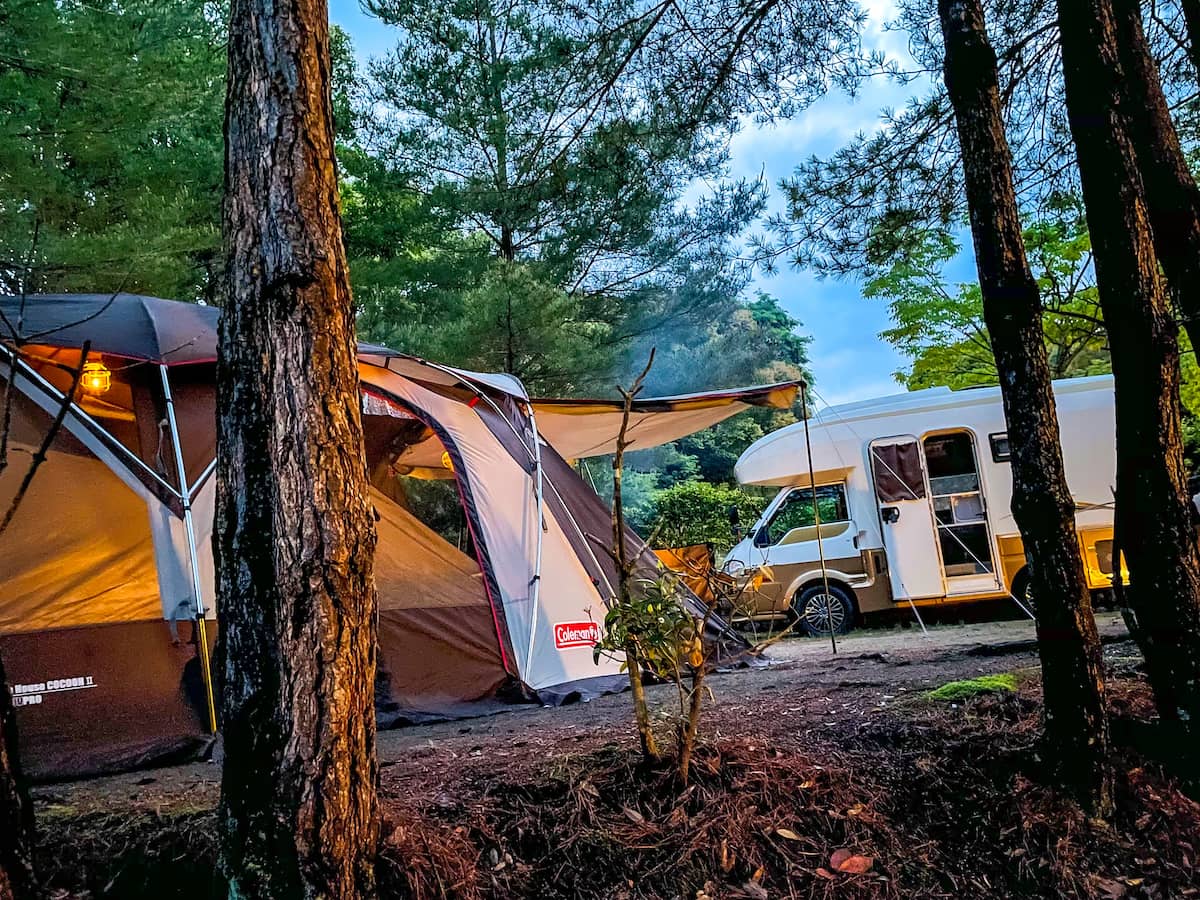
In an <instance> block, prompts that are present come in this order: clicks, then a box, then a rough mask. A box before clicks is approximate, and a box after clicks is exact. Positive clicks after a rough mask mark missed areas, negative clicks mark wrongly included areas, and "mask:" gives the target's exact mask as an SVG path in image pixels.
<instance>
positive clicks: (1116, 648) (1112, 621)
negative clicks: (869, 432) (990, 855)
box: [34, 613, 1140, 814]
mask: <svg viewBox="0 0 1200 900" xmlns="http://www.w3.org/2000/svg"><path fill="white" fill-rule="evenodd" d="M1096 623H1097V626H1098V628H1099V630H1100V634H1101V637H1102V639H1104V640H1106V641H1108V642H1110V644H1109V646H1108V651H1107V654H1108V656H1109V657H1110V658H1119V657H1122V656H1124V657H1128V658H1129V659H1134V658H1136V659H1140V656H1137V652H1136V650H1135V649H1134V647H1133V645H1132V643H1129V642H1127V641H1124V640H1123V639H1124V638H1126V637H1127V634H1128V632H1127V631H1126V629H1125V625H1124V623H1123V622H1122V621H1121V617H1120V615H1119V614H1117V613H1100V614H1098V615H1097V617H1096ZM768 655H769V657H770V659H771V665H770V666H768V667H765V668H756V669H736V670H733V671H730V672H720V673H717V674H715V675H713V676H711V677H710V678H709V686H710V688H711V689H712V693H713V701H712V705H711V706H710V707H709V710H708V713H707V716H708V718H709V720H710V724H711V726H712V727H711V728H710V729H709V731H708V734H709V736H710V737H711V738H712V739H719V738H720V737H722V736H723V732H726V731H727V732H730V733H741V732H742V731H743V729H744V726H745V725H746V724H747V723H751V724H752V725H753V730H754V731H755V732H758V733H764V734H766V733H769V734H771V735H772V736H773V737H776V738H781V739H785V740H786V738H787V737H788V736H789V733H792V732H796V733H798V732H801V731H803V730H805V729H812V728H818V729H819V728H820V727H821V726H822V725H824V724H826V723H830V724H831V723H834V722H841V721H845V720H847V719H850V720H865V719H868V718H869V717H871V716H873V715H877V714H879V713H880V712H882V711H885V710H887V708H888V707H889V706H890V705H893V704H896V703H903V702H904V701H905V699H906V697H908V696H911V695H914V694H919V693H921V692H923V691H926V690H929V689H932V688H935V687H938V686H939V685H942V684H945V683H946V682H948V681H956V680H959V679H964V678H975V677H977V676H979V675H988V674H993V673H998V672H1013V671H1020V670H1028V671H1036V669H1037V665H1038V661H1037V648H1036V644H1035V639H1034V629H1033V623H1032V622H1030V621H1028V620H1021V621H1000V622H995V621H992V622H979V623H973V624H949V625H948V624H930V625H929V627H928V633H927V634H923V633H922V632H921V631H920V629H918V628H915V627H899V626H896V627H892V628H868V629H860V630H857V631H854V632H852V633H851V634H849V635H845V636H842V637H840V638H839V639H838V652H837V654H836V655H835V654H834V653H833V652H832V648H831V646H830V642H829V640H828V639H827V638H802V637H792V638H787V639H785V640H783V641H780V642H779V643H777V644H775V645H773V646H772V647H771V648H770V649H769V651H768ZM650 694H651V697H652V698H653V699H654V701H655V702H656V703H658V704H659V705H663V704H666V703H668V702H671V701H672V700H673V699H674V698H673V692H672V689H670V688H668V687H667V686H665V685H663V686H656V687H652V688H650ZM630 721H631V720H630V706H629V698H628V696H626V695H623V694H615V695H609V696H605V697H600V698H597V699H595V700H592V701H590V702H588V703H575V704H570V705H567V706H562V707H557V708H555V707H542V708H539V707H534V706H514V707H513V708H512V709H511V711H507V712H502V713H498V714H496V715H490V716H483V717H480V718H476V719H464V720H459V721H454V722H438V723H435V724H431V725H420V726H409V727H404V728H396V729H392V730H389V731H382V732H380V733H379V760H380V766H381V768H383V770H384V775H385V782H384V784H385V787H388V788H393V787H394V788H395V789H396V790H400V789H401V785H402V784H403V783H405V782H406V781H409V780H413V779H420V780H427V779H432V780H436V779H437V778H438V777H440V775H441V774H442V766H444V765H446V764H448V763H452V762H453V761H456V760H461V759H464V758H465V759H485V758H486V759H487V760H489V761H491V763H492V764H493V765H496V766H503V765H505V761H506V760H513V759H520V760H521V761H522V762H528V761H529V759H530V758H531V756H533V755H541V756H544V757H545V758H548V759H552V758H554V757H555V756H556V755H557V754H559V753H564V752H566V753H578V752H582V751H583V750H584V749H588V748H591V747H594V746H596V745H597V742H599V743H600V744H605V743H610V742H616V743H619V744H620V743H624V744H628V745H629V746H632V744H633V735H632V732H631V728H630V725H629V723H630ZM726 722H728V724H727V725H726V724H725V723H726ZM416 760H420V761H421V763H420V765H418V766H415V767H414V766H413V765H412V763H413V762H414V761H416ZM220 774H221V773H220V766H219V765H217V764H214V763H213V762H211V761H209V762H201V763H193V764H189V765H183V766H175V767H171V768H160V769H153V770H149V771H142V772H131V773H126V774H122V775H114V776H109V777H105V778H95V779H90V780H87V781H78V782H71V783H63V784H54V785H47V786H44V787H40V788H36V789H35V792H34V799H35V802H37V803H38V805H39V806H41V807H42V808H43V809H44V810H45V811H47V812H49V813H50V814H55V813H56V812H61V811H65V810H72V811H75V812H86V811H90V810H99V809H104V810H108V811H111V810H113V809H114V808H119V807H121V806H126V805H127V806H130V807H133V808H142V807H144V806H145V805H146V804H151V805H154V804H161V803H162V802H163V801H164V799H167V798H169V797H170V795H171V794H173V793H175V792H183V793H186V795H187V797H188V799H189V805H192V804H194V805H196V806H204V805H206V804H215V802H216V798H217V792H218V789H219V784H220Z"/></svg>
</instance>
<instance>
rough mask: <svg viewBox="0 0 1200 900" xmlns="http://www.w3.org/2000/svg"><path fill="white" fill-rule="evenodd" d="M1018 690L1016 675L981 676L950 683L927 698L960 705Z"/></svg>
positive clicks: (930, 693)
mask: <svg viewBox="0 0 1200 900" xmlns="http://www.w3.org/2000/svg"><path fill="white" fill-rule="evenodd" d="M1016 689H1017V678H1016V676H1015V675H1009V674H1003V675H981V676H980V677H978V678H969V679H967V680H965V681H948V682H946V683H945V684H943V685H942V686H941V687H939V688H935V689H934V690H932V691H930V692H929V693H927V694H926V695H925V696H926V697H927V698H928V699H930V700H944V701H948V702H952V703H959V702H962V701H963V700H970V699H971V698H972V697H979V696H981V695H983V694H1002V693H1011V692H1012V691H1015V690H1016Z"/></svg>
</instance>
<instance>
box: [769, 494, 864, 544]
mask: <svg viewBox="0 0 1200 900" xmlns="http://www.w3.org/2000/svg"><path fill="white" fill-rule="evenodd" d="M817 509H818V512H820V514H821V524H822V525H829V524H832V523H835V522H848V521H849V520H850V513H849V510H848V507H847V506H846V486H845V485H844V484H819V485H817ZM815 524H816V516H814V515H813V490H812V488H808V487H805V488H793V489H792V490H791V491H789V492H788V495H787V496H786V497H784V498H783V502H782V503H780V504H779V506H777V507H776V508H775V512H773V513H772V514H771V518H770V519H768V520H767V521H766V522H765V523H764V524H763V525H762V526H761V527H760V528H759V529H758V532H757V534H756V535H755V538H754V543H755V544H757V545H758V546H760V547H766V546H770V545H772V544H778V543H779V542H780V541H781V540H783V538H784V536H785V535H787V533H788V532H790V531H794V530H795V529H797V528H809V527H811V526H813V525H815ZM821 530H822V531H824V529H821ZM813 537H814V538H815V537H816V535H815V534H814V535H813Z"/></svg>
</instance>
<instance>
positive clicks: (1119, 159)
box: [1058, 0, 1200, 729]
mask: <svg viewBox="0 0 1200 900" xmlns="http://www.w3.org/2000/svg"><path fill="white" fill-rule="evenodd" d="M1058 11H1059V23H1060V29H1061V33H1062V56H1063V76H1064V82H1065V87H1066V97H1067V112H1068V117H1069V120H1070V125H1071V132H1072V136H1073V138H1074V141H1075V151H1076V154H1077V156H1078V159H1079V171H1080V178H1081V181H1082V185H1083V198H1084V203H1085V205H1086V207H1087V220H1088V229H1089V230H1090V232H1091V236H1092V244H1093V248H1094V252H1095V260H1096V280H1097V283H1098V287H1099V293H1100V303H1101V307H1102V308H1103V311H1104V321H1105V323H1106V325H1107V329H1108V339H1109V347H1110V350H1111V353H1112V365H1113V375H1114V376H1115V378H1116V394H1117V397H1116V401H1117V485H1116V495H1117V497H1116V500H1117V522H1116V528H1117V535H1116V540H1117V546H1119V547H1120V548H1121V551H1122V552H1123V553H1124V554H1125V557H1126V560H1127V563H1128V566H1129V574H1130V584H1129V588H1128V590H1127V592H1126V593H1127V596H1128V598H1129V604H1130V606H1131V607H1132V613H1133V620H1134V637H1135V638H1136V639H1137V640H1138V643H1139V645H1140V647H1141V649H1142V653H1143V654H1144V656H1145V658H1146V668H1147V671H1148V673H1149V676H1150V682H1151V685H1152V687H1153V689H1154V695H1155V700H1156V703H1157V705H1158V709H1159V712H1160V714H1161V715H1162V716H1163V717H1164V718H1165V719H1168V720H1177V721H1181V722H1190V723H1191V724H1190V726H1189V727H1191V728H1193V729H1194V728H1196V727H1197V723H1200V549H1198V548H1197V545H1196V535H1195V531H1194V530H1193V527H1192V509H1191V504H1190V500H1189V498H1188V496H1187V492H1186V490H1185V487H1186V478H1185V473H1184V467H1183V452H1182V445H1181V435H1180V420H1179V415H1180V414H1179V410H1180V404H1179V345H1178V340H1177V336H1178V328H1177V326H1176V324H1175V321H1174V319H1173V317H1172V312H1171V308H1170V304H1169V303H1168V300H1167V294H1166V290H1165V287H1164V285H1163V283H1162V281H1161V279H1160V278H1159V274H1158V258H1157V256H1156V254H1155V250H1154V242H1153V238H1152V235H1151V229H1150V220H1149V212H1148V209H1147V204H1146V196H1145V192H1144V190H1143V186H1142V180H1141V178H1140V177H1139V174H1138V170H1137V165H1136V155H1135V152H1134V147H1133V143H1132V141H1131V139H1130V136H1129V134H1128V132H1127V130H1126V122H1125V121H1124V120H1123V119H1122V116H1121V112H1120V111H1121V110H1122V109H1128V107H1129V106H1130V104H1131V103H1133V102H1136V95H1135V92H1134V91H1133V89H1132V87H1131V85H1130V84H1129V81H1130V76H1129V73H1127V72H1125V71H1124V70H1123V68H1122V66H1121V62H1120V54H1119V51H1118V43H1117V22H1116V17H1115V15H1114V12H1113V8H1112V4H1111V3H1110V2H1109V0H1058Z"/></svg>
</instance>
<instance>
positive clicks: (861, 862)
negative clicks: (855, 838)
mask: <svg viewBox="0 0 1200 900" xmlns="http://www.w3.org/2000/svg"><path fill="white" fill-rule="evenodd" d="M874 864H875V860H873V859H871V857H869V856H858V855H857V854H855V853H851V852H850V851H849V850H847V849H846V848H845V847H842V848H841V849H840V850H835V851H833V856H831V857H829V865H831V866H832V867H833V868H834V869H836V870H837V871H839V872H845V873H847V874H849V875H862V874H863V873H865V872H870V871H871V866H873V865H874Z"/></svg>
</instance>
